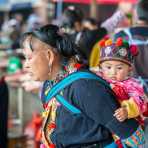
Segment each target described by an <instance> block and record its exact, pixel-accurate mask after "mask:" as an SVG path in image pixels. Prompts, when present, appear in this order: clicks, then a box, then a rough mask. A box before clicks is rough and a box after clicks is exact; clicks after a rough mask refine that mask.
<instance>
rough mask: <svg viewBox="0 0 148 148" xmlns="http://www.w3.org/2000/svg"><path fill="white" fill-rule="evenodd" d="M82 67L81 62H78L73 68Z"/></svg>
mask: <svg viewBox="0 0 148 148" xmlns="http://www.w3.org/2000/svg"><path fill="white" fill-rule="evenodd" d="M81 67H82V64H79V63H76V64H75V65H74V68H76V69H80V68H81Z"/></svg>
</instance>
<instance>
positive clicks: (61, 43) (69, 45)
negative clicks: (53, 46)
mask: <svg viewBox="0 0 148 148" xmlns="http://www.w3.org/2000/svg"><path fill="white" fill-rule="evenodd" d="M57 50H58V51H59V52H60V53H61V54H62V55H63V56H64V57H66V58H69V57H72V56H74V55H76V54H77V52H76V45H75V44H74V43H73V42H72V41H70V40H69V39H68V37H67V36H64V37H63V38H61V39H60V40H58V41H57Z"/></svg>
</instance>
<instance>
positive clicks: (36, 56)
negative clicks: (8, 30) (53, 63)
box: [23, 37, 51, 81]
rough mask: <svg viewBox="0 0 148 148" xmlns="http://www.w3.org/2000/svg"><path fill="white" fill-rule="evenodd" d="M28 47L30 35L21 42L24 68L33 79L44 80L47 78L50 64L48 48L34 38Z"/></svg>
mask: <svg viewBox="0 0 148 148" xmlns="http://www.w3.org/2000/svg"><path fill="white" fill-rule="evenodd" d="M32 44H33V45H32V49H33V50H32V49H31V48H30V37H27V38H26V39H25V40H24V42H23V48H24V49H23V51H24V56H25V58H26V61H25V69H26V71H27V72H28V73H29V74H30V76H31V77H32V79H33V80H36V81H45V80H48V79H49V75H50V69H51V68H50V66H49V55H48V49H47V47H46V49H45V46H44V44H43V43H42V42H41V41H39V40H38V39H36V41H35V40H34V41H33V42H32Z"/></svg>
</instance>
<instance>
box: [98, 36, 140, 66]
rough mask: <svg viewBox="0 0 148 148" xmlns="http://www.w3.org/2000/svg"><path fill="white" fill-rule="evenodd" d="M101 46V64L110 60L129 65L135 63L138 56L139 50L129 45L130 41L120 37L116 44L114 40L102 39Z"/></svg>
mask: <svg viewBox="0 0 148 148" xmlns="http://www.w3.org/2000/svg"><path fill="white" fill-rule="evenodd" d="M99 46H100V63H102V62H103V61H108V60H117V61H121V62H124V63H126V64H128V65H131V64H132V63H133V59H134V56H137V55H138V48H137V46H135V45H129V43H128V41H126V40H124V39H123V38H121V37H119V38H117V40H116V41H115V42H113V41H112V39H110V38H109V39H107V40H105V39H102V40H101V41H100V42H99Z"/></svg>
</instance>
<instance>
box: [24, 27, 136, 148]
mask: <svg viewBox="0 0 148 148" xmlns="http://www.w3.org/2000/svg"><path fill="white" fill-rule="evenodd" d="M21 43H22V46H23V50H24V55H25V57H26V63H25V66H26V69H27V70H28V72H29V73H30V75H31V77H32V79H34V80H38V81H44V85H43V88H42V94H41V99H42V102H43V106H44V109H45V112H44V113H43V116H44V123H43V128H42V142H43V143H44V144H42V147H44V148H53V147H56V148H95V147H97V148H104V147H105V148H107V147H109V148H111V147H116V145H115V144H114V142H113V138H112V133H115V134H116V135H118V136H119V137H120V138H121V139H124V140H125V139H126V138H128V137H129V136H131V135H132V134H133V131H135V129H137V128H138V124H137V122H136V121H135V120H134V119H130V120H127V121H125V122H122V123H121V122H119V121H117V120H116V118H115V117H114V116H113V114H114V111H115V110H116V109H117V108H118V107H119V104H118V103H117V102H116V99H115V97H114V94H113V93H112V91H111V90H110V88H109V87H108V84H107V83H106V81H104V80H103V79H101V78H100V77H97V76H96V75H95V74H93V73H91V72H90V71H89V70H87V68H86V67H87V65H85V63H83V58H82V57H83V56H81V55H80V50H78V49H77V47H76V46H75V45H74V44H73V43H72V42H71V41H70V40H69V39H68V38H67V37H66V36H64V35H62V34H61V33H60V30H59V28H58V27H57V26H54V25H46V26H43V27H41V28H39V29H36V30H34V31H33V32H29V33H25V34H24V35H23V37H22V40H21Z"/></svg>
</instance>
